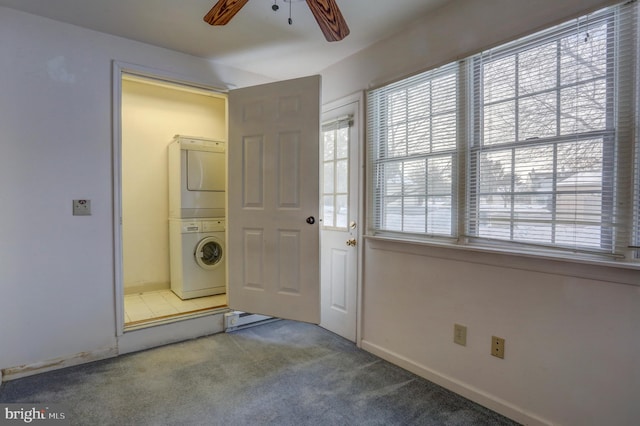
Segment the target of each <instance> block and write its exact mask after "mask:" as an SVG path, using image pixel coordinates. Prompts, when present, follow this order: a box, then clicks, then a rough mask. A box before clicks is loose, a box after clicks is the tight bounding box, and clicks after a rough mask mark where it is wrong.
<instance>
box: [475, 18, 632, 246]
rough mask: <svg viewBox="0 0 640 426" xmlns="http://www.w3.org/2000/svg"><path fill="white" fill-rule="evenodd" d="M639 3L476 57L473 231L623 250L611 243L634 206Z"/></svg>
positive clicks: (543, 242)
mask: <svg viewBox="0 0 640 426" xmlns="http://www.w3.org/2000/svg"><path fill="white" fill-rule="evenodd" d="M634 9H635V8H612V9H608V10H606V11H603V12H600V13H596V14H593V15H589V16H585V17H582V18H580V19H576V20H575V21H573V22H571V23H569V24H566V25H563V26H559V27H556V28H553V29H551V30H549V31H546V32H544V33H541V34H537V35H535V36H533V37H530V38H528V39H525V40H521V41H519V42H517V43H513V44H510V45H507V46H504V47H502V48H498V49H493V50H491V51H487V52H483V53H482V54H480V55H477V56H475V57H473V58H472V59H471V63H472V67H473V111H474V117H473V123H474V126H473V135H472V143H471V149H470V155H469V168H470V173H469V198H468V206H469V209H468V217H467V234H468V235H469V236H471V237H479V238H485V239H495V240H508V241H515V242H521V243H531V244H539V245H545V246H555V247H564V248H569V249H571V250H575V251H595V252H604V253H610V254H615V253H617V252H622V251H624V248H623V247H616V241H618V240H619V241H623V240H625V238H624V236H625V234H626V233H627V232H628V229H627V228H626V226H625V225H626V223H628V222H629V219H628V215H629V213H630V206H629V203H628V199H629V197H628V195H627V194H629V184H630V183H631V182H632V179H631V175H630V174H629V171H630V170H631V167H630V164H626V162H627V161H628V159H629V158H631V153H632V151H631V146H632V143H631V142H632V141H631V138H632V133H631V132H630V130H631V129H632V127H633V123H632V121H631V118H632V114H631V112H632V107H633V100H632V99H631V98H630V97H629V95H628V94H629V93H633V88H634V79H633V73H634V64H635V56H636V53H637V45H636V40H635V38H634V36H635V28H634V27H635V21H636V18H635V13H629V12H631V11H632V10H634ZM625 200H626V201H627V202H626V203H625Z"/></svg>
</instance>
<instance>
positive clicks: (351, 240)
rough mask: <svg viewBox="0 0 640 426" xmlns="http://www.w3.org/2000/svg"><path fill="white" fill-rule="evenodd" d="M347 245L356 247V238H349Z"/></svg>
mask: <svg viewBox="0 0 640 426" xmlns="http://www.w3.org/2000/svg"><path fill="white" fill-rule="evenodd" d="M347 245H348V246H350V247H355V246H356V239H355V238H352V239H350V240H347Z"/></svg>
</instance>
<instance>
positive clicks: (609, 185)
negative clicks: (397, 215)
mask: <svg viewBox="0 0 640 426" xmlns="http://www.w3.org/2000/svg"><path fill="white" fill-rule="evenodd" d="M627 8H634V9H633V10H632V11H631V13H632V14H633V19H634V21H633V27H634V31H635V32H634V33H633V34H634V37H635V38H637V32H638V31H640V30H639V29H638V26H640V22H638V16H637V9H638V6H637V5H635V4H631V5H629V4H624V5H618V6H613V7H610V8H605V9H603V10H601V11H598V12H595V13H594V14H592V15H590V18H588V19H592V18H593V17H594V16H595V17H598V16H599V14H601V16H606V15H608V14H610V16H608V17H606V18H601V19H604V20H605V21H606V22H608V23H609V24H610V23H611V22H615V24H616V25H618V24H620V22H619V20H620V19H619V15H618V14H619V13H623V14H625V13H627ZM624 17H625V18H626V15H625V16H624ZM579 19H581V18H578V19H574V20H571V21H568V22H566V23H565V24H561V25H558V26H554V27H552V28H550V29H547V30H543V31H540V32H538V33H536V34H533V35H531V36H528V37H524V38H521V39H518V40H515V41H513V42H511V43H506V44H504V45H502V46H498V47H497V48H495V52H496V54H498V55H504V56H507V55H509V54H513V49H514V46H517V48H519V49H524V48H523V46H525V45H528V44H530V45H535V44H538V45H543V41H540V40H539V39H540V38H542V37H549V34H551V35H552V36H553V33H554V32H566V33H567V34H569V33H570V32H571V31H568V32H567V29H566V28H571V27H572V26H575V25H576V23H577V22H578V20H579ZM621 25H628V23H626V24H625V23H622V24H621ZM620 31H621V30H620V29H618V28H616V30H615V34H613V33H612V30H611V25H608V26H607V33H608V35H607V37H614V36H615V37H618V36H619V35H618V34H619V32H620ZM560 40H561V39H560V38H558V39H556V40H555V43H556V44H558V45H559V43H560ZM631 42H634V41H633V40H632V41H631ZM621 48H622V47H621V46H620V45H619V44H618V42H617V39H616V50H615V52H613V53H608V54H607V58H606V75H605V76H604V77H603V81H604V87H605V93H606V95H605V96H606V108H605V110H606V114H605V126H604V129H602V130H595V131H590V132H582V133H581V132H578V134H579V136H577V137H576V133H575V132H574V133H571V134H562V132H561V129H560V128H559V127H558V128H556V135H555V136H552V137H546V138H538V139H536V140H531V141H526V144H522V142H524V141H517V139H516V141H515V142H514V143H513V144H512V146H508V145H502V144H497V146H496V147H495V148H492V149H495V150H502V149H509V150H510V152H512V153H513V152H515V149H516V148H521V147H526V146H538V145H545V144H546V145H549V146H552V147H554V148H555V147H557V146H558V145H559V144H562V143H565V142H569V141H570V142H578V141H582V140H592V139H593V138H594V137H598V138H602V141H603V142H602V152H603V153H602V159H603V161H610V162H613V166H612V169H613V170H614V172H615V173H614V176H613V177H611V178H609V177H608V175H607V173H604V172H603V177H602V181H601V182H602V188H601V190H602V191H601V194H604V193H605V192H608V195H606V197H609V198H610V199H609V198H608V199H607V201H608V206H609V207H608V209H607V210H602V211H601V213H600V214H601V217H602V218H606V219H607V221H608V222H611V223H613V222H614V220H613V219H612V218H614V217H616V216H615V215H616V212H617V210H621V209H627V211H626V212H622V213H620V212H618V213H617V214H618V216H617V218H616V219H615V220H618V221H620V220H622V221H624V223H623V225H624V226H622V227H621V228H620V229H616V228H615V227H613V228H611V229H608V228H607V227H602V226H601V230H600V233H601V240H603V239H604V240H607V241H610V247H605V248H604V249H597V250H591V249H587V248H584V249H583V247H575V246H570V247H567V246H564V245H555V246H554V245H550V244H537V243H530V242H528V241H517V240H516V241H510V240H503V239H492V238H484V237H481V236H478V235H477V233H476V232H474V226H478V225H477V224H478V217H477V216H478V215H479V210H478V208H477V206H476V205H477V203H478V200H479V197H480V193H479V192H477V189H478V188H476V187H474V185H475V186H477V185H479V184H480V182H479V180H476V181H475V182H473V181H472V179H471V174H472V173H473V167H472V166H473V162H474V161H475V162H476V163H477V162H478V161H479V160H477V158H479V157H478V155H480V154H479V151H478V149H477V146H476V145H475V144H477V142H478V141H479V140H480V139H478V135H477V132H478V129H480V128H481V126H478V125H477V123H478V122H479V121H480V122H482V119H483V118H482V117H481V114H477V111H480V109H478V108H476V107H477V106H478V103H479V102H482V98H481V93H480V91H479V89H478V87H477V85H476V84H474V76H475V73H474V71H475V69H476V68H477V67H478V66H479V65H478V62H477V61H476V60H475V58H476V57H477V56H478V55H471V56H469V57H466V58H463V59H461V60H458V61H454V62H450V63H448V64H445V65H443V66H441V67H439V68H436V70H438V69H441V68H445V67H456V68H457V75H458V80H459V86H458V96H457V101H458V123H457V131H458V143H457V149H456V150H455V151H452V168H453V170H452V175H453V176H452V186H453V188H452V192H451V194H452V205H451V212H452V213H451V223H452V225H451V230H452V234H451V235H450V236H443V235H434V234H428V233H426V232H425V233H415V232H403V231H393V230H385V229H382V227H381V221H382V218H383V214H382V213H380V214H376V210H375V203H376V200H378V199H379V197H380V191H382V189H381V185H380V179H381V176H380V174H377V173H376V171H375V169H376V166H377V163H376V161H375V158H374V157H375V154H374V155H372V154H371V152H370V153H369V155H368V156H367V161H368V164H367V167H368V168H369V173H368V179H367V194H368V195H367V198H368V209H367V211H368V217H367V236H368V237H370V238H374V239H376V238H382V239H392V240H394V241H400V242H401V241H406V242H410V243H412V244H415V243H416V242H417V243H419V244H421V243H427V244H435V245H436V246H442V245H443V244H444V246H445V247H446V246H447V245H450V246H453V247H459V248H464V247H467V248H473V250H478V249H479V250H481V251H485V250H486V251H495V250H497V251H498V252H501V251H506V252H512V253H521V254H528V255H533V256H534V257H551V258H557V257H559V258H562V259H573V260H581V261H584V260H585V259H586V260H587V261H589V262H592V261H593V262H605V263H608V262H609V261H612V260H613V261H614V262H613V263H614V264H626V265H632V267H635V266H638V265H640V263H639V262H638V259H640V249H637V247H634V246H633V244H636V245H637V244H638V240H640V223H639V224H636V223H635V221H638V222H640V211H639V210H640V170H639V169H640V159H639V158H638V157H639V156H640V154H638V151H640V143H639V142H638V134H637V133H638V130H637V128H638V110H640V89H637V86H636V89H637V90H636V92H637V93H634V95H633V101H632V103H633V104H634V105H633V107H631V110H632V113H633V116H634V118H633V123H632V126H635V130H634V129H623V130H622V131H620V130H619V127H618V126H619V124H620V120H619V117H618V110H617V108H618V105H619V104H620V103H621V100H620V98H619V96H620V93H619V90H620V88H619V87H618V78H619V73H620V72H621V71H620V69H619V68H618V66H619V64H618V62H617V61H618V58H617V55H618V54H619V49H621ZM510 50H511V51H510ZM611 55H614V56H616V58H615V60H616V62H615V66H610V63H611V62H610V60H609V59H610V56H611ZM639 57H640V54H638V53H636V54H635V57H634V58H633V60H634V61H635V63H636V64H637V65H636V66H635V69H634V71H633V76H632V78H633V79H635V80H634V81H635V84H636V85H640V77H639V75H638V74H639V70H638V68H640V59H639ZM556 60H557V61H558V63H560V62H561V60H560V57H559V56H556ZM431 71H433V70H431ZM431 71H427V72H426V73H429V72H431ZM516 72H517V71H516ZM557 72H558V73H560V72H561V70H560V69H558V70H557ZM622 72H623V73H624V72H627V73H628V72H629V70H624V69H623V70H622ZM410 78H413V77H409V78H407V79H405V80H409V79H410ZM598 78H599V77H598ZM598 78H594V80H597V79H598ZM400 81H403V80H400ZM611 81H614V82H615V85H614V86H613V88H611V87H609V85H610V82H611ZM584 83H585V80H581V81H579V82H578V81H577V82H571V83H567V84H563V83H562V81H561V80H560V79H558V80H556V82H555V83H554V86H553V87H552V88H550V89H547V90H543V92H552V93H555V94H556V97H559V96H560V94H561V91H562V90H563V88H565V87H573V86H579V85H580V84H584ZM392 84H395V83H391V84H389V85H386V86H380V87H378V88H374V89H371V90H369V91H367V117H368V119H369V121H370V120H371V114H372V112H371V111H370V109H371V104H370V98H371V93H372V92H373V91H375V90H379V89H381V88H384V87H387V86H390V85H392ZM535 94H537V92H535V93H533V92H532V93H528V94H527V95H524V96H522V95H521V96H518V95H517V94H516V97H515V98H517V99H522V98H525V97H531V96H534V95H535ZM515 98H514V99H515ZM614 99H615V101H614ZM613 102H615V104H614V103H613ZM625 106H626V107H627V108H629V107H630V106H629V105H625ZM560 109H561V106H560V104H556V111H560ZM516 111H517V110H516ZM516 114H517V112H516ZM626 114H628V112H627V113H626ZM373 116H374V117H376V116H377V119H381V118H380V111H376V112H375V113H373ZM610 120H615V122H614V123H610ZM560 123H561V122H560V121H557V122H556V126H560ZM378 130H379V129H378ZM515 131H516V132H517V126H516V130H515ZM634 131H635V133H634V135H635V141H633V142H627V141H626V140H625V141H624V142H622V143H621V144H622V145H625V146H623V147H621V146H620V142H617V143H616V141H612V139H613V138H615V137H616V136H617V137H618V138H620V133H624V134H625V137H626V136H628V135H627V132H634ZM377 136H379V135H376V134H375V132H374V131H372V129H371V123H370V122H369V123H368V125H367V139H368V140H367V145H368V150H369V151H376V150H377V151H380V150H383V149H384V145H385V143H386V142H384V141H383V140H380V141H379V143H378V144H376V142H375V140H374V139H375V138H376V137H377ZM632 143H633V144H635V146H634V147H631V145H632ZM378 154H380V152H378ZM625 155H629V157H630V159H629V161H625V159H624V156H625ZM474 156H475V158H476V160H474ZM389 160H390V161H394V159H393V158H392V159H389ZM605 166H606V165H605V164H603V165H602V167H605ZM556 167H557V164H556V165H554V174H557V173H556V172H557V169H556ZM602 170H603V171H604V170H605V169H604V168H602ZM605 175H607V176H605ZM623 179H627V180H631V181H632V182H633V183H632V187H631V188H628V186H625V187H624V188H622V189H624V190H626V191H629V192H627V193H626V194H621V186H620V185H618V184H619V183H620V182H622V180H623ZM511 188H512V191H511V192H510V193H509V194H508V195H509V196H510V197H511V198H513V197H514V196H516V195H518V193H517V192H514V191H513V185H512V186H511ZM625 188H626V189H625ZM629 195H630V197H629ZM621 196H622V197H623V198H624V199H623V200H622V201H623V202H622V203H620V202H619V201H620V200H618V198H616V197H621ZM554 198H555V197H554ZM604 198H605V195H602V196H601V197H600V200H601V203H602V204H606V203H605V199H604ZM616 200H617V201H616ZM602 204H601V205H602ZM622 204H624V206H622ZM630 204H631V205H630ZM513 205H514V203H513V202H512V203H511V206H513ZM378 212H380V210H379V211H378ZM512 214H513V208H512ZM553 214H555V215H557V214H558V211H555V212H554V213H553ZM601 223H602V222H601ZM510 227H511V228H512V227H513V221H511V222H510ZM511 232H512V231H511ZM633 265H635V266H633Z"/></svg>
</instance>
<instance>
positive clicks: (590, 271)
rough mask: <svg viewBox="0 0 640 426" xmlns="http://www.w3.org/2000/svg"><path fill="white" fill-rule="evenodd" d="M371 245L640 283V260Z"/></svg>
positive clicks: (389, 242) (376, 241)
mask: <svg viewBox="0 0 640 426" xmlns="http://www.w3.org/2000/svg"><path fill="white" fill-rule="evenodd" d="M364 238H365V240H366V242H367V243H368V246H369V248H371V249H372V250H385V251H393V252H398V253H407V254H412V255H420V256H429V257H435V258H441V259H448V260H457V261H461V262H469V263H478V264H483V265H491V266H499V267H503V268H511V269H520V270H525V271H532V272H544V273H549V274H556V275H564V276H570V277H578V278H585V279H590V280H598V281H606V282H611V283H617V284H626V285H633V286H640V263H637V262H622V261H619V262H616V261H608V260H598V259H582V258H568V257H566V256H558V255H553V254H540V253H530V252H526V251H513V250H506V249H503V248H494V247H485V246H482V247H479V246H478V245H472V244H467V245H460V244H455V243H447V242H431V241H417V240H405V239H400V238H393V237H387V236H379V235H376V236H371V235H369V236H365V237H364Z"/></svg>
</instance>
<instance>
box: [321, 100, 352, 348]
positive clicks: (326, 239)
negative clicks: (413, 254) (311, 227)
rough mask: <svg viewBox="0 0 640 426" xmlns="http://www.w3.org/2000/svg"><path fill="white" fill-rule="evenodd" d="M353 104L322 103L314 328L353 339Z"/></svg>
mask: <svg viewBox="0 0 640 426" xmlns="http://www.w3.org/2000/svg"><path fill="white" fill-rule="evenodd" d="M358 108H359V102H358V101H355V102H353V101H352V102H351V103H349V104H347V105H344V104H343V106H335V107H334V106H332V105H328V106H326V107H325V112H324V114H323V125H322V137H321V155H320V163H321V174H322V179H321V191H320V192H321V204H322V226H321V231H320V239H321V255H320V259H321V260H320V264H321V274H320V275H321V286H320V288H321V290H320V293H321V312H322V320H321V323H320V325H321V326H322V327H324V328H326V329H327V330H330V331H332V332H334V333H336V334H338V335H340V336H342V337H344V338H346V339H349V340H351V341H354V342H355V340H356V314H357V288H358V252H359V248H358V243H359V238H358V235H359V229H360V224H359V223H358V188H359V186H358V185H359V172H358V170H359V168H358V159H359V150H358V147H359V144H358V137H359V135H358V119H359V117H358V111H359V109H358Z"/></svg>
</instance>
